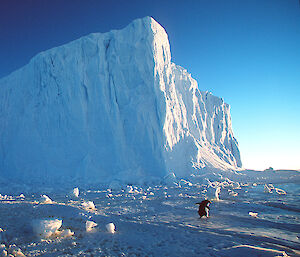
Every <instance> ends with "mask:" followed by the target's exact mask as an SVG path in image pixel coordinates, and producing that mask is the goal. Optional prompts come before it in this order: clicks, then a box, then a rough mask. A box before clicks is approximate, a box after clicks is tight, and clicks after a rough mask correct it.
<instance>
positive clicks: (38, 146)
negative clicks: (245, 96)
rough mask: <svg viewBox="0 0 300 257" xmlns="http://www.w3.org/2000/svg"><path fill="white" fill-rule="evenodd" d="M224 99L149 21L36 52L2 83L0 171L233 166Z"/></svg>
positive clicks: (75, 176)
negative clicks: (181, 62)
mask: <svg viewBox="0 0 300 257" xmlns="http://www.w3.org/2000/svg"><path fill="white" fill-rule="evenodd" d="M240 166H241V161H240V155H239V149H238V144H237V141H236V139H235V138H234V137H233V132H232V128H231V118H230V110H229V106H228V105H227V104H226V103H224V102H223V100H222V99H220V98H218V97H215V96H213V95H211V94H210V93H208V92H202V91H200V90H199V89H198V85H197V82H196V81H195V80H194V79H193V78H192V77H191V75H190V74H189V73H188V72H187V71H186V70H185V69H183V68H182V67H180V66H177V65H175V64H174V63H172V62H171V54H170V46H169V41H168V36H167V33H166V32H165V30H164V29H163V28H162V27H161V26H160V25H159V24H158V23H157V22H156V21H155V20H154V19H152V18H150V17H146V18H143V19H137V20H135V21H133V22H132V23H131V24H129V25H128V26H127V27H126V28H124V29H123V30H119V31H116V30H115V31H110V32H108V33H103V34H101V33H94V34H90V35H88V36H85V37H82V38H80V39H78V40H76V41H73V42H71V43H69V44H66V45H63V46H60V47H56V48H53V49H50V50H48V51H45V52H42V53H40V54H38V55H37V56H35V57H34V58H33V59H32V60H31V61H30V63H29V64H27V65H26V66H24V67H23V68H21V69H20V70H17V71H16V72H14V73H12V74H11V75H9V76H7V77H5V78H3V79H1V80H0V175H1V176H2V177H5V178H12V179H17V180H20V181H28V180H30V181H31V180H36V181H47V182H49V183H50V182H54V181H57V179H58V178H59V179H60V180H66V179H67V180H74V181H80V182H94V183H99V182H106V181H109V180H113V179H120V180H122V181H125V182H138V181H141V180H148V179H151V178H152V177H162V176H164V175H165V174H166V173H169V172H170V171H172V172H174V173H175V174H176V175H177V176H182V177H184V176H188V175H189V174H190V173H192V172H193V171H194V170H195V169H201V168H205V167H208V168H220V169H228V168H237V167H240Z"/></svg>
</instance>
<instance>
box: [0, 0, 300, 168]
mask: <svg viewBox="0 0 300 257" xmlns="http://www.w3.org/2000/svg"><path fill="white" fill-rule="evenodd" d="M144 16H152V17H153V18H154V19H156V20H157V21H158V22H159V23H160V24H162V25H163V27H165V29H166V31H167V33H168V34H169V39H170V44H171V52H172V59H173V62H175V63H176V64H179V65H181V66H183V67H185V68H186V69H187V70H188V71H189V72H191V73H192V76H193V77H194V78H195V79H196V80H197V81H198V83H199V88H200V89H201V90H209V91H211V92H212V93H213V94H214V95H217V96H219V97H223V98H224V100H225V101H226V102H227V103H229V104H230V105H231V114H232V120H233V129H234V133H235V136H236V138H237V139H238V141H239V144H240V149H241V154H242V161H243V164H244V167H245V168H255V169H265V168H267V167H269V166H272V167H274V168H278V169H279V168H290V169H292V168H294V169H300V6H299V1H298V0H242V1H241V0H198V1H196V0H195V1H194V0H190V1H189V0H185V1H176V0H173V1H171V0H170V1H167V0H165V1H163V0H161V1H154V0H153V1H147V0H144V1H141V0H139V1H130V0H127V1H125V0H123V1H121V0H119V1H114V0H111V1H100V0H99V1H93V0H89V1H84V0H82V1H79V0H67V1H66V0H65V1H64V0H35V1H33V0H31V1H30V0H23V1H17V0H0V77H3V76H6V75H8V74H9V73H11V72H12V71H14V70H16V69H18V68H20V67H22V66H23V65H25V64H26V63H28V62H29V60H30V59H31V58H32V57H33V56H34V55H35V54H37V53H39V52H40V51H43V50H47V49H49V48H52V47H55V46H58V45H62V44H64V43H67V42H69V41H71V40H74V39H77V38H78V37H81V36H84V35H86V34H89V33H92V32H106V31H109V30H111V29H120V28H123V27H125V26H126V25H127V24H129V23H130V22H131V21H132V20H133V19H135V18H140V17H144Z"/></svg>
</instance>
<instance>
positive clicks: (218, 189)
mask: <svg viewBox="0 0 300 257" xmlns="http://www.w3.org/2000/svg"><path fill="white" fill-rule="evenodd" d="M220 192H221V187H217V189H216V192H215V197H216V200H217V201H219V200H220V198H219V194H220Z"/></svg>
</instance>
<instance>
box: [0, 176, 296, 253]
mask: <svg viewBox="0 0 300 257" xmlns="http://www.w3.org/2000/svg"><path fill="white" fill-rule="evenodd" d="M244 173H245V174H244ZM260 173H262V175H263V176H264V180H263V181H262V182H260V176H258V174H260ZM220 174H221V175H222V176H220V175H219V174H217V173H216V174H215V175H213V174H212V173H208V174H207V175H206V176H205V177H203V176H202V175H199V176H198V177H197V176H191V177H190V178H189V179H188V180H187V181H190V183H181V185H179V184H170V185H166V183H165V182H164V181H163V180H162V181H161V183H159V184H152V185H150V184H148V185H143V186H138V185H120V186H121V188H120V189H118V190H111V189H110V188H109V184H107V185H106V186H105V185H101V186H100V185H99V187H90V188H85V189H81V194H80V196H79V197H78V198H76V200H74V199H72V200H70V199H69V198H68V197H66V195H67V194H68V192H70V190H69V189H66V190H65V191H61V192H52V193H51V194H49V195H51V198H52V199H53V203H52V204H39V199H40V195H42V194H44V192H27V193H26V198H25V199H23V200H21V199H20V198H18V196H19V195H20V193H19V192H20V191H23V188H22V185H20V188H18V187H15V190H16V192H15V194H10V195H8V194H7V191H9V189H10V188H7V191H6V189H5V187H1V188H0V192H1V194H2V195H7V196H6V197H5V198H2V199H1V200H0V227H1V228H2V229H3V237H2V238H4V240H2V242H0V244H1V243H4V244H5V247H6V248H5V249H6V250H8V249H9V246H10V245H14V244H15V245H16V246H17V247H18V248H20V249H21V252H22V253H24V254H25V255H26V256H221V257H222V256H299V254H300V247H299V245H300V244H299V243H300V241H299V240H300V239H299V231H300V224H299V219H300V216H299V213H300V207H299V206H300V197H299V196H300V186H299V185H300V174H299V172H298V171H275V172H274V174H273V173H269V177H267V175H266V173H264V171H261V172H258V171H257V172H254V171H252V172H251V171H250V172H248V174H247V172H238V173H237V172H228V173H225V172H223V173H222V172H221V171H220ZM243 174H244V175H243ZM206 177H207V179H206ZM276 180H277V182H276ZM280 180H281V182H283V183H278V181H280ZM275 182H276V183H275ZM265 184H267V185H269V187H270V184H272V185H273V187H274V189H273V191H274V193H272V194H270V193H266V192H265ZM127 186H128V187H127ZM212 186H214V187H215V188H212ZM218 187H220V188H221V191H220V194H219V201H215V200H213V199H214V198H215V195H214V193H215V190H216V188H218ZM127 188H130V190H129V191H132V192H133V193H129V192H128V190H126V189H127ZM210 188H212V189H213V190H214V191H210ZM275 188H278V189H281V190H284V191H285V192H286V194H277V193H276V190H275ZM232 191H238V195H237V196H233V195H232V194H231V192H232ZM108 194H109V195H110V196H109V197H107V195H108ZM206 198H208V199H210V200H211V201H212V203H211V204H210V217H209V218H208V219H199V215H198V213H197V210H198V209H197V207H198V206H197V205H195V203H197V202H200V201H201V200H204V199H206ZM83 202H86V203H87V202H93V203H95V205H96V206H97V209H90V208H83V206H82V203H83ZM254 217H255V218H254ZM45 220H46V221H49V222H50V223H51V222H53V224H54V225H53V226H52V225H51V226H50V229H49V228H48V226H47V223H45V222H44V221H45ZM33 221H35V222H36V221H37V223H34V222H33ZM109 223H113V224H116V226H117V230H116V233H114V234H113V235H112V234H111V233H108V232H107V227H106V225H107V224H109ZM32 224H38V225H36V226H37V228H38V229H37V228H35V229H34V230H33V227H32ZM48 224H49V223H48ZM95 224H97V225H98V226H97V227H96V228H97V229H95V230H92V231H90V230H89V228H91V227H93V226H94V225H95ZM33 231H38V232H33ZM62 231H65V232H64V233H66V235H68V237H64V236H63V235H64V234H63V233H62ZM90 232H92V233H90ZM53 233H54V234H53ZM73 233H74V234H73ZM40 234H42V235H44V236H43V237H44V238H41V236H39V235H40ZM50 234H51V235H52V236H51V235H50ZM46 236H50V237H47V238H45V237H46ZM6 250H5V251H6Z"/></svg>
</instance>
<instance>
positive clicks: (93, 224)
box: [85, 220, 98, 232]
mask: <svg viewBox="0 0 300 257" xmlns="http://www.w3.org/2000/svg"><path fill="white" fill-rule="evenodd" d="M96 226H98V224H97V223H96V222H94V221H90V220H88V221H87V222H86V223H85V229H86V232H90V231H92V230H94V229H95V227H96Z"/></svg>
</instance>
